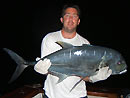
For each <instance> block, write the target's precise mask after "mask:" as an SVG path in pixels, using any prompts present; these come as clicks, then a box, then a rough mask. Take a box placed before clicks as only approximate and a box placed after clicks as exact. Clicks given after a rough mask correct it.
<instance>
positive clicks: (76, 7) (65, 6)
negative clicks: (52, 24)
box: [61, 4, 80, 17]
mask: <svg viewBox="0 0 130 98" xmlns="http://www.w3.org/2000/svg"><path fill="white" fill-rule="evenodd" d="M67 8H75V9H76V10H77V12H78V16H79V17H80V8H79V6H78V5H73V4H72V5H71V4H69V5H64V7H63V9H62V13H61V17H63V16H64V15H65V10H66V9H67Z"/></svg>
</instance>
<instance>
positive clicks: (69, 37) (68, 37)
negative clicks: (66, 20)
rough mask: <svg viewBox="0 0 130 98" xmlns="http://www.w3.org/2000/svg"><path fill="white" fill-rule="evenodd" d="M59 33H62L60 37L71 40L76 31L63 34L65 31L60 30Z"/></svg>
mask: <svg viewBox="0 0 130 98" xmlns="http://www.w3.org/2000/svg"><path fill="white" fill-rule="evenodd" d="M61 33H62V36H63V37H64V38H67V39H72V38H74V37H75V36H76V31H75V32H72V33H70V32H65V31H64V30H63V29H62V30H61Z"/></svg>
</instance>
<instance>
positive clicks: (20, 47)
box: [0, 0, 130, 94]
mask: <svg viewBox="0 0 130 98" xmlns="http://www.w3.org/2000/svg"><path fill="white" fill-rule="evenodd" d="M67 3H74V4H77V5H79V7H80V9H81V23H80V25H79V26H78V29H77V32H78V33H79V34H80V35H82V36H83V37H85V38H86V39H88V40H89V41H90V43H91V44H92V45H100V46H105V47H109V48H113V49H115V50H117V51H119V52H120V53H121V54H122V55H123V57H124V58H125V60H126V63H127V65H128V72H127V73H125V74H123V75H117V76H111V77H109V78H108V79H107V80H105V81H101V82H98V83H94V84H91V83H90V84H88V85H91V86H98V87H110V88H130V85H129V83H130V79H129V77H130V71H129V70H130V68H129V64H130V61H129V59H130V56H129V54H130V52H129V50H130V47H129V39H130V38H129V33H130V28H129V27H130V18H129V17H130V14H129V13H130V9H129V5H130V4H129V3H128V0H102V1H101V0H47V1H46V0H35V2H33V1H25V0H24V1H19V0H18V1H13V0H10V1H3V2H1V10H0V16H1V18H0V24H1V26H0V27H1V28H0V45H1V48H0V58H1V59H0V60H1V64H0V66H1V68H0V77H1V79H0V82H1V83H0V93H1V94H3V93H6V92H9V91H11V90H13V89H15V88H18V87H21V86H22V85H27V84H35V83H43V81H44V79H45V78H46V76H44V75H40V74H38V73H36V72H35V71H34V70H33V67H28V68H27V69H26V70H25V71H24V72H23V74H22V75H21V76H20V77H19V78H18V79H17V80H16V81H15V82H14V83H12V84H10V85H8V83H7V82H8V81H9V79H10V77H11V75H12V73H13V72H14V70H15V68H16V64H15V62H14V61H13V60H12V59H11V58H10V57H9V56H8V54H6V53H5V52H4V51H3V50H2V48H4V47H6V48H9V49H11V50H13V51H15V52H16V53H18V54H19V55H20V56H21V57H23V58H24V59H26V60H30V61H33V60H35V58H36V57H40V45H41V40H42V38H43V37H44V36H45V35H46V34H47V33H49V32H53V31H57V30H60V29H61V27H62V24H61V23H60V14H61V9H62V7H63V5H64V4H67Z"/></svg>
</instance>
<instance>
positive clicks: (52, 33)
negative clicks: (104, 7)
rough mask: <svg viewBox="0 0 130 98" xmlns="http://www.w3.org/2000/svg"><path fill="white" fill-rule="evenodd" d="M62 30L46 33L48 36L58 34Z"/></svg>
mask: <svg viewBox="0 0 130 98" xmlns="http://www.w3.org/2000/svg"><path fill="white" fill-rule="evenodd" d="M60 32H61V31H55V32H50V33H48V34H47V35H46V37H51V36H57V35H59V34H60Z"/></svg>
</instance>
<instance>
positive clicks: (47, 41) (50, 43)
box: [41, 34, 61, 58]
mask: <svg viewBox="0 0 130 98" xmlns="http://www.w3.org/2000/svg"><path fill="white" fill-rule="evenodd" d="M55 42H56V40H55V37H53V36H52V35H51V36H50V35H49V34H48V35H46V36H45V37H44V38H43V40H42V43H41V58H42V57H44V56H47V55H49V54H51V53H53V52H55V51H57V50H59V49H61V47H60V46H59V45H57V44H56V43H55Z"/></svg>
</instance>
